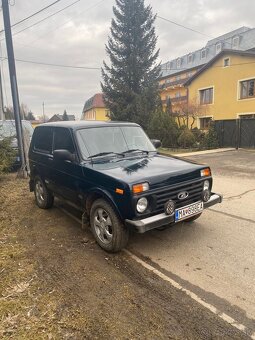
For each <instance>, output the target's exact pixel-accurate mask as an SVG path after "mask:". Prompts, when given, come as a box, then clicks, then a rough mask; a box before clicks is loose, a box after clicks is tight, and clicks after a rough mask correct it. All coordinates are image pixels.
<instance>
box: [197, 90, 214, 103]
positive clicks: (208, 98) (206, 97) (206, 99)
mask: <svg viewBox="0 0 255 340" xmlns="http://www.w3.org/2000/svg"><path fill="white" fill-rule="evenodd" d="M199 92H200V105H206V104H212V102H213V88H212V87H210V88H208V89H203V90H200V91H199Z"/></svg>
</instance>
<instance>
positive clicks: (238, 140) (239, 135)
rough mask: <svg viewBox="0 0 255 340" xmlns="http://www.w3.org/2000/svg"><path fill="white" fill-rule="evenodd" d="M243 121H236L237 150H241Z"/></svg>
mask: <svg viewBox="0 0 255 340" xmlns="http://www.w3.org/2000/svg"><path fill="white" fill-rule="evenodd" d="M240 130H241V120H240V118H239V119H238V118H237V119H236V150H238V149H239V148H240V137H241V131H240Z"/></svg>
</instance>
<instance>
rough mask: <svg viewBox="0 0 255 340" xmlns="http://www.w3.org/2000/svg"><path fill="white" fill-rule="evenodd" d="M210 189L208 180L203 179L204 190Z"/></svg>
mask: <svg viewBox="0 0 255 340" xmlns="http://www.w3.org/2000/svg"><path fill="white" fill-rule="evenodd" d="M209 189H210V182H209V181H207V180H206V181H204V190H209Z"/></svg>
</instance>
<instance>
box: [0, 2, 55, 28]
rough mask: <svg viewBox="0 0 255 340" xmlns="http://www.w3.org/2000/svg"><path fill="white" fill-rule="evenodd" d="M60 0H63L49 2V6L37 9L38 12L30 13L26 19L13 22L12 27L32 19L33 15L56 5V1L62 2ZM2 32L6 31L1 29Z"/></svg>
mask: <svg viewBox="0 0 255 340" xmlns="http://www.w3.org/2000/svg"><path fill="white" fill-rule="evenodd" d="M60 1H62V0H56V1H54V2H52V3H51V4H49V5H48V6H46V7H43V8H42V9H40V10H39V11H37V12H35V13H33V14H31V15H29V16H28V17H26V18H24V19H22V20H20V21H18V22H16V23H15V24H13V25H12V26H11V27H15V26H17V25H19V24H21V23H22V22H24V21H26V20H28V19H30V18H32V17H34V16H35V15H37V14H39V13H41V12H43V11H45V10H46V9H48V8H50V7H51V6H53V5H55V4H56V3H58V2H60ZM2 32H4V30H1V31H0V33H2Z"/></svg>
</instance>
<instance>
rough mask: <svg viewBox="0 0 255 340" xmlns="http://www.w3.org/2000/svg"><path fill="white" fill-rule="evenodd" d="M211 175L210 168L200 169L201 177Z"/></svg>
mask: <svg viewBox="0 0 255 340" xmlns="http://www.w3.org/2000/svg"><path fill="white" fill-rule="evenodd" d="M208 176H211V169H210V168H206V169H203V170H201V177H208Z"/></svg>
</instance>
